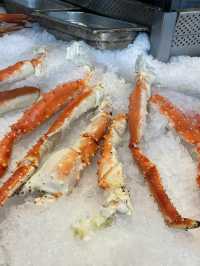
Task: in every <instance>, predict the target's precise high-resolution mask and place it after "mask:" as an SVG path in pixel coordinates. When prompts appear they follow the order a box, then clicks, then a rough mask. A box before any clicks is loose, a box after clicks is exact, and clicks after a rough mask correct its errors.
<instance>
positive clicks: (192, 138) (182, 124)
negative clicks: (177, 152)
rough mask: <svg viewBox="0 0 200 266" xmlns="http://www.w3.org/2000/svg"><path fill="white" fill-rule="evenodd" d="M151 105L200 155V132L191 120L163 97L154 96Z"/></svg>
mask: <svg viewBox="0 0 200 266" xmlns="http://www.w3.org/2000/svg"><path fill="white" fill-rule="evenodd" d="M150 103H151V104H153V105H154V106H156V107H157V108H158V109H159V111H160V112H161V113H162V114H163V115H165V117H167V119H168V120H169V122H170V124H171V126H172V127H173V128H174V129H175V130H176V132H177V133H178V134H179V135H180V136H181V137H182V139H183V140H184V141H185V142H187V143H189V144H191V145H194V146H195V148H196V152H197V154H198V155H200V149H199V148H200V131H199V128H197V127H195V126H194V125H192V123H191V119H190V118H188V117H187V116H186V115H184V113H182V112H181V110H179V109H178V108H177V107H176V106H174V105H173V104H172V103H171V102H170V101H169V100H168V99H166V98H165V97H163V96H161V95H153V96H152V97H151V99H150ZM197 183H198V185H199V186H200V163H199V166H198V174H197Z"/></svg>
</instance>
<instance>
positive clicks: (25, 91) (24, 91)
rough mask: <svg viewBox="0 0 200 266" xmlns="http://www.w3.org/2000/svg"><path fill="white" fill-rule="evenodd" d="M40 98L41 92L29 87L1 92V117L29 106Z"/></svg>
mask: <svg viewBox="0 0 200 266" xmlns="http://www.w3.org/2000/svg"><path fill="white" fill-rule="evenodd" d="M39 96H40V90H39V89H38V88H35V87H29V86H25V87H22V88H16V89H13V90H7V91H0V115H2V114H4V113H7V112H10V111H13V110H17V109H21V108H24V107H26V106H29V105H30V104H32V103H33V102H35V101H36V100H37V99H38V97H39Z"/></svg>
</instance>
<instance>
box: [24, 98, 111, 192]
mask: <svg viewBox="0 0 200 266" xmlns="http://www.w3.org/2000/svg"><path fill="white" fill-rule="evenodd" d="M109 121H110V106H109V105H108V104H105V102H102V104H101V106H100V108H99V110H98V113H97V115H96V116H95V117H93V118H92V119H91V122H90V124H89V125H88V127H87V128H86V130H85V131H83V133H82V134H81V135H80V138H79V139H78V140H77V142H76V143H75V144H74V146H73V147H72V148H67V149H62V150H59V151H57V152H55V153H54V154H53V155H51V156H50V157H49V159H47V161H46V162H45V163H44V164H43V166H42V167H41V168H40V169H39V170H38V172H37V173H36V174H35V175H34V176H33V177H32V178H31V179H30V180H29V181H28V182H27V183H26V185H25V188H24V189H25V190H28V191H30V190H31V191H42V192H46V193H49V194H52V195H63V194H67V193H69V192H71V191H72V189H73V188H74V186H75V184H76V183H77V182H78V181H79V179H80V174H81V171H82V170H83V169H84V168H85V167H86V166H87V165H89V164H90V162H91V159H92V157H93V156H94V155H95V153H96V151H97V148H98V142H99V141H100V139H101V138H102V137H103V136H104V134H105V130H106V128H107V126H108V123H109Z"/></svg>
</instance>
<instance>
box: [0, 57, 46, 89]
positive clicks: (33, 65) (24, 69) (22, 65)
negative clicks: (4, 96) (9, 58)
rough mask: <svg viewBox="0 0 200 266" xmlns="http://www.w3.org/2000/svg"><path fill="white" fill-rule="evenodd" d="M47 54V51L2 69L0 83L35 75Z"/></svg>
mask: <svg viewBox="0 0 200 266" xmlns="http://www.w3.org/2000/svg"><path fill="white" fill-rule="evenodd" d="M45 56H46V54H45V53H41V54H39V55H38V56H37V57H36V58H33V59H32V60H25V61H19V62H17V63H15V64H14V65H12V66H9V67H7V68H5V69H2V70H0V85H4V84H5V83H13V82H16V81H20V80H23V79H25V78H27V77H29V76H31V75H33V74H34V73H35V72H36V70H37V68H38V67H39V66H40V65H41V64H42V62H43V61H44V57H45Z"/></svg>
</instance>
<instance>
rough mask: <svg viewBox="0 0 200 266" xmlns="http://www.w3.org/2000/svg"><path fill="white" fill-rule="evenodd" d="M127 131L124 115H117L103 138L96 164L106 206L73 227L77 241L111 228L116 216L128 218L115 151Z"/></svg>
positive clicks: (125, 192) (128, 202)
mask: <svg viewBox="0 0 200 266" xmlns="http://www.w3.org/2000/svg"><path fill="white" fill-rule="evenodd" d="M126 127H127V117H126V115H125V114H118V115H116V116H115V117H114V118H113V119H112V123H111V125H110V127H109V129H108V132H107V133H106V135H105V137H104V142H103V145H102V154H101V158H100V160H99V162H98V172H97V174H98V177H99V181H98V184H99V186H100V187H101V188H102V189H103V190H104V194H105V202H104V204H103V206H102V207H101V208H100V210H99V212H98V213H97V215H95V216H94V217H89V218H86V219H80V220H79V221H77V222H76V223H74V224H73V225H72V230H73V233H74V235H75V236H76V237H78V238H80V239H86V238H88V237H89V236H90V234H91V233H92V232H94V231H96V230H99V229H101V228H104V227H107V226H109V225H111V223H112V221H113V219H114V218H115V216H116V214H117V213H121V214H127V215H130V214H131V213H132V204H131V200H130V195H129V192H128V190H127V188H126V184H125V179H126V177H125V175H124V173H123V169H122V164H121V163H120V161H119V159H118V156H117V147H118V145H119V144H120V142H121V141H122V136H123V134H124V133H125V130H126Z"/></svg>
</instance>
